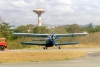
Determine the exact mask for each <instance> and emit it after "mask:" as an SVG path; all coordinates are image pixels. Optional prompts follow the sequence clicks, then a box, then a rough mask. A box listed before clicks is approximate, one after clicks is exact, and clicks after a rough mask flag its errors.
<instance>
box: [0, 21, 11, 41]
mask: <svg viewBox="0 0 100 67" xmlns="http://www.w3.org/2000/svg"><path fill="white" fill-rule="evenodd" d="M10 28H11V26H10V25H9V23H5V22H3V23H2V24H0V34H1V36H2V37H5V38H7V39H12V31H11V29H10Z"/></svg>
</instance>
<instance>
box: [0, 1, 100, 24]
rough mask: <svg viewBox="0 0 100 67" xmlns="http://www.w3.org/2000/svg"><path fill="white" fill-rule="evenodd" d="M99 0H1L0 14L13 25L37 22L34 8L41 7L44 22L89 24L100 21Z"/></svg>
mask: <svg viewBox="0 0 100 67" xmlns="http://www.w3.org/2000/svg"><path fill="white" fill-rule="evenodd" d="M99 4H100V1H99V0H95V1H94V0H0V16H1V17H2V18H3V19H4V20H5V22H8V23H10V24H11V25H15V24H16V25H26V24H37V14H35V13H34V12H33V10H34V9H36V8H37V7H40V8H42V9H44V10H45V11H46V12H44V13H43V14H42V23H48V24H51V25H52V24H53V25H57V24H61V25H64V24H73V23H77V24H88V23H90V22H93V23H95V24H100V23H99V18H100V17H99V16H100V6H99Z"/></svg>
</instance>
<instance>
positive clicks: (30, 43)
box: [21, 42, 45, 46]
mask: <svg viewBox="0 0 100 67" xmlns="http://www.w3.org/2000/svg"><path fill="white" fill-rule="evenodd" d="M21 44H23V45H42V46H44V45H45V43H41V42H21Z"/></svg>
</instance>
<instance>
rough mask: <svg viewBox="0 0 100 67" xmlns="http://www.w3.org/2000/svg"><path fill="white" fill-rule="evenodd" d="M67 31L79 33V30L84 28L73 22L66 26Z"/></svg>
mask: <svg viewBox="0 0 100 67" xmlns="http://www.w3.org/2000/svg"><path fill="white" fill-rule="evenodd" d="M67 32H69V33H79V32H84V28H83V27H81V26H79V25H77V24H73V25H70V26H69V27H68V28H67Z"/></svg>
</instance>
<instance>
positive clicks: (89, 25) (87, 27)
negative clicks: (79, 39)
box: [85, 23, 95, 33]
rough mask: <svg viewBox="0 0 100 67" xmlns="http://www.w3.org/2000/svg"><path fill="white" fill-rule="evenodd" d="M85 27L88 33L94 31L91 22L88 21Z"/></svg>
mask: <svg viewBox="0 0 100 67" xmlns="http://www.w3.org/2000/svg"><path fill="white" fill-rule="evenodd" d="M85 28H86V31H87V32H88V33H94V32H95V29H94V27H93V24H92V23H89V24H88V25H87V26H86V27H85Z"/></svg>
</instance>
